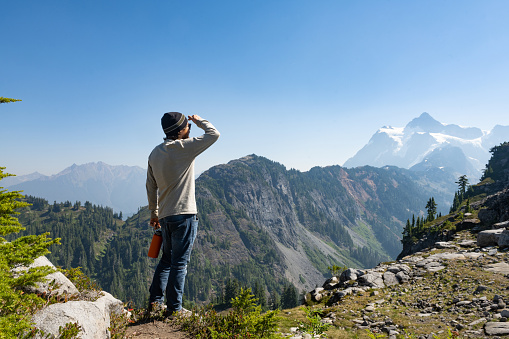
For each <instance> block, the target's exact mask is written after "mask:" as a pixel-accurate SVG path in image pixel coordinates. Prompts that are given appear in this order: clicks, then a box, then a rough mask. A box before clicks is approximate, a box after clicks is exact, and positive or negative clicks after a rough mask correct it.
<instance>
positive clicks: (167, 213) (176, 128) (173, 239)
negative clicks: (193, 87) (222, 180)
mask: <svg viewBox="0 0 509 339" xmlns="http://www.w3.org/2000/svg"><path fill="white" fill-rule="evenodd" d="M188 118H189V120H191V121H192V122H194V123H195V124H196V126H198V127H199V128H201V129H203V130H204V131H205V134H203V135H201V136H199V137H195V138H189V131H190V129H191V124H190V123H188V120H187V119H186V117H185V116H184V115H183V114H182V113H179V112H169V113H165V114H164V115H163V117H162V118H161V125H162V127H163V131H164V133H165V134H166V138H165V139H164V142H163V143H162V144H160V145H159V146H157V147H156V148H154V150H153V151H152V153H150V156H149V158H148V169H147V196H148V208H149V210H150V212H151V216H150V225H151V226H152V227H153V228H154V229H155V230H156V229H161V234H162V237H163V254H162V257H161V260H160V261H159V264H158V265H157V267H156V270H155V272H154V278H153V280H152V285H151V286H150V298H149V302H150V304H149V310H150V309H151V308H152V305H153V303H158V304H160V305H162V304H163V302H164V292H166V306H167V307H166V314H165V315H166V316H170V315H172V314H173V313H174V312H185V311H187V310H184V309H182V294H183V292H184V282H185V278H186V274H187V263H188V262H189V258H190V256H191V250H192V248H193V243H194V239H195V238H196V231H197V228H198V219H197V218H196V213H197V210H196V200H195V194H194V190H195V188H194V159H195V158H196V157H197V156H198V155H199V154H201V153H202V152H203V151H205V150H206V149H207V148H209V147H210V146H211V145H212V144H213V143H214V142H215V141H216V140H217V139H218V138H219V132H218V131H217V130H216V129H215V127H214V126H212V124H211V123H210V122H208V121H207V120H205V119H202V118H201V117H199V116H198V115H191V116H188Z"/></svg>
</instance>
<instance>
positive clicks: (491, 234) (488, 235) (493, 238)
mask: <svg viewBox="0 0 509 339" xmlns="http://www.w3.org/2000/svg"><path fill="white" fill-rule="evenodd" d="M504 231H505V229H504V228H499V229H496V230H485V231H482V232H479V233H478V234H477V245H478V246H479V247H488V246H497V245H498V239H499V238H500V235H501V234H502V232H504Z"/></svg>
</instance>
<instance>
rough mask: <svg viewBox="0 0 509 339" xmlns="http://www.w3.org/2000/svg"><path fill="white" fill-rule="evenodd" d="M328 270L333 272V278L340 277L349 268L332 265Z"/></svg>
mask: <svg viewBox="0 0 509 339" xmlns="http://www.w3.org/2000/svg"><path fill="white" fill-rule="evenodd" d="M327 269H328V270H329V271H330V272H331V274H332V276H333V277H339V276H340V275H341V273H343V271H346V270H347V269H348V267H346V266H336V265H332V266H329V267H327Z"/></svg>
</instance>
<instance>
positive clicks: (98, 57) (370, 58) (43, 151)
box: [0, 0, 509, 175]
mask: <svg viewBox="0 0 509 339" xmlns="http://www.w3.org/2000/svg"><path fill="white" fill-rule="evenodd" d="M508 13H509V1H506V0H501V1H490V0H485V1H478V0H475V1H470V0H447V1H444V0H436V1H434V0H426V1H407V0H400V1H397V0H373V1H362V0H361V1H351V0H333V1H326V0H317V1H311V0H306V1H301V0H286V1H285V0H274V1H272V0H270V1H269V0H266V1H261V0H251V1H248V0H246V1H239V0H232V1H220V0H218V1H210V0H203V1H193V0H189V1H126V0H124V1H91V0H89V1H68V0H65V1H64V0H62V1H52V0H48V1H35V0H34V1H8V0H4V1H2V15H1V19H0V31H1V32H2V44H1V45H0V67H1V72H0V96H3V97H9V98H18V99H22V100H23V101H22V102H17V103H9V104H2V105H0V166H4V167H7V172H10V173H14V174H18V175H22V174H28V173H31V172H34V171H38V172H41V173H43V174H47V175H49V174H55V173H57V172H59V171H61V170H63V169H64V168H65V167H68V166H70V165H72V164H73V163H76V164H84V163H87V162H96V161H104V162H106V163H108V164H110V165H120V164H123V165H138V166H141V167H144V168H145V167H146V161H147V156H148V154H149V153H150V151H151V150H152V148H153V147H154V146H155V145H157V144H158V143H160V142H161V141H162V137H163V133H162V130H161V126H160V118H161V116H162V114H163V113H164V112H168V111H180V112H183V113H185V114H198V115H201V116H202V117H204V118H206V119H208V120H209V121H211V122H212V123H213V124H214V125H215V126H216V127H217V128H218V129H219V131H220V132H221V138H220V139H219V141H218V142H217V143H216V144H215V145H214V146H212V148H211V149H209V150H208V151H207V152H206V153H204V154H203V155H202V156H201V157H200V158H198V160H197V163H196V170H197V172H201V171H203V170H205V169H207V168H208V167H210V166H213V165H216V164H220V163H226V162H228V161H230V160H232V159H236V158H240V157H242V156H245V155H248V154H252V153H255V154H257V155H261V156H265V157H267V158H269V159H271V160H274V161H277V162H280V163H282V164H284V165H285V166H287V168H297V169H300V170H303V171H306V170H308V169H310V168H311V167H313V166H326V165H335V164H339V165H341V164H343V163H344V162H345V161H346V160H347V159H348V158H349V157H351V156H353V155H354V154H355V153H356V152H357V151H358V150H359V149H360V148H361V147H362V146H363V145H364V144H366V143H367V142H368V140H369V138H370V137H371V135H372V134H373V133H375V132H376V130H377V129H378V128H380V127H382V126H384V125H392V126H398V127H402V126H404V125H406V124H407V123H408V122H409V121H410V120H411V119H413V118H415V117H417V116H419V115H420V114H421V113H422V112H428V113H430V114H431V115H432V116H433V117H434V118H435V119H437V120H439V121H440V122H443V123H455V124H459V125H463V126H475V127H480V128H482V129H484V130H490V129H492V128H493V126H495V125H496V124H500V125H509V20H508V19H507V17H508V16H507V15H508ZM198 132H199V129H197V128H194V129H192V133H191V136H196V135H198Z"/></svg>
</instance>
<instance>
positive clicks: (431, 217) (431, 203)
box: [426, 197, 437, 221]
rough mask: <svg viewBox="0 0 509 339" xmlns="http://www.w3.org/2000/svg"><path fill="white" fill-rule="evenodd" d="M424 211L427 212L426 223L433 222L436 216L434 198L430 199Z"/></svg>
mask: <svg viewBox="0 0 509 339" xmlns="http://www.w3.org/2000/svg"><path fill="white" fill-rule="evenodd" d="M426 210H427V211H428V217H427V219H426V220H427V221H433V220H435V214H437V204H436V203H435V198H433V197H431V198H430V199H429V200H428V203H427V204H426Z"/></svg>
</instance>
